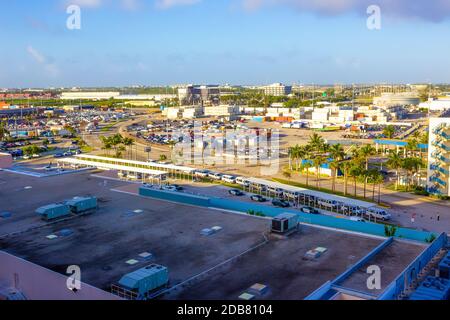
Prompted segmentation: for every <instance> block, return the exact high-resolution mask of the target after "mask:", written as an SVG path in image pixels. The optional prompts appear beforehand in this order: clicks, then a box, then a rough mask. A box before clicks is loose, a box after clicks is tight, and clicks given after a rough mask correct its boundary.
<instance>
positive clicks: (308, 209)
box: [300, 207, 320, 214]
mask: <svg viewBox="0 0 450 320" xmlns="http://www.w3.org/2000/svg"><path fill="white" fill-rule="evenodd" d="M300 211H301V212H303V213H309V214H319V213H320V212H319V210H317V209H314V208H312V207H303V208H301V209H300Z"/></svg>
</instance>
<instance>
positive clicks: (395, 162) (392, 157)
mask: <svg viewBox="0 0 450 320" xmlns="http://www.w3.org/2000/svg"><path fill="white" fill-rule="evenodd" d="M387 166H388V167H389V168H390V169H392V170H395V176H396V178H397V179H396V182H395V190H398V184H399V180H400V174H399V171H400V169H401V168H402V166H403V160H402V158H401V157H400V155H399V154H398V153H397V152H394V153H390V154H389V156H388V161H387Z"/></svg>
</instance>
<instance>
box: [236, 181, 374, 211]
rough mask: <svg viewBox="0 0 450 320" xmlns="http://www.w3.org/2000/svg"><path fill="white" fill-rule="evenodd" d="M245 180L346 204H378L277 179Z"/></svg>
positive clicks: (368, 206) (363, 205)
mask: <svg viewBox="0 0 450 320" xmlns="http://www.w3.org/2000/svg"><path fill="white" fill-rule="evenodd" d="M245 180H246V181H248V182H249V183H250V188H251V187H252V186H253V187H257V186H264V187H266V188H273V189H281V190H283V191H286V192H290V193H302V194H304V195H309V196H314V197H317V198H321V199H327V200H331V201H336V202H340V203H343V204H345V205H349V206H358V207H361V208H366V209H367V208H371V207H375V206H376V204H374V203H371V202H366V201H361V200H356V199H351V198H346V197H341V196H337V195H333V194H329V193H324V192H319V191H314V190H309V189H305V188H301V187H295V186H290V185H287V184H282V183H279V182H275V181H269V180H264V179H258V178H245Z"/></svg>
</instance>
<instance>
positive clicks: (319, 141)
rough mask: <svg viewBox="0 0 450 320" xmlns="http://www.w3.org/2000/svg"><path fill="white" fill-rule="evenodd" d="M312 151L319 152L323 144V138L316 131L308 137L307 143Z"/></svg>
mask: <svg viewBox="0 0 450 320" xmlns="http://www.w3.org/2000/svg"><path fill="white" fill-rule="evenodd" d="M308 144H309V145H310V146H311V148H312V149H313V151H316V152H320V151H321V150H322V148H323V146H324V144H325V140H324V139H323V138H322V137H321V136H320V135H319V134H318V133H316V132H314V133H313V134H312V135H311V136H310V137H309V143H308Z"/></svg>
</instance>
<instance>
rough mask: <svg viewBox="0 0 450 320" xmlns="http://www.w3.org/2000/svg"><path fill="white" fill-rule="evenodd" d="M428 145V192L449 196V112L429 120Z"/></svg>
mask: <svg viewBox="0 0 450 320" xmlns="http://www.w3.org/2000/svg"><path fill="white" fill-rule="evenodd" d="M429 130H430V132H429V137H430V140H429V143H428V178H427V184H428V191H429V192H431V193H435V194H440V195H445V196H450V187H449V185H450V174H449V170H450V112H447V115H446V116H445V115H444V116H443V117H439V118H430V126H429Z"/></svg>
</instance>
